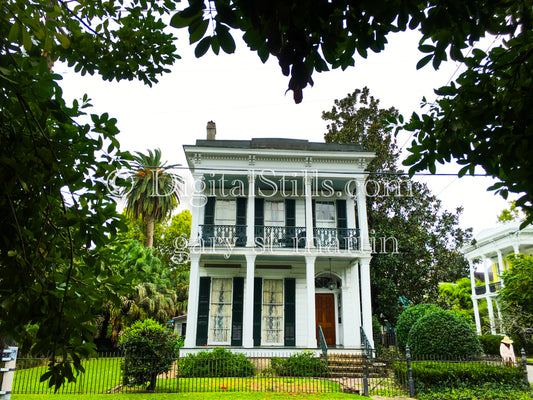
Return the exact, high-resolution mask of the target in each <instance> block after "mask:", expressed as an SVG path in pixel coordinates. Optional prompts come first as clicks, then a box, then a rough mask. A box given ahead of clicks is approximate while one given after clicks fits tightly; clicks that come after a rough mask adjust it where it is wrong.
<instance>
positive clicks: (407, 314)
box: [396, 304, 440, 354]
mask: <svg viewBox="0 0 533 400" xmlns="http://www.w3.org/2000/svg"><path fill="white" fill-rule="evenodd" d="M437 310H440V308H439V307H437V306H436V305H435V304H418V305H416V306H411V307H408V308H406V309H405V310H404V311H403V312H402V313H401V314H400V316H399V317H398V322H397V324H396V343H397V344H398V349H399V350H400V352H401V353H403V354H404V353H405V346H406V345H407V342H408V337H409V331H410V330H411V328H412V327H413V325H414V324H415V322H416V321H418V319H419V318H420V317H423V316H424V315H426V314H428V313H431V312H434V311H437Z"/></svg>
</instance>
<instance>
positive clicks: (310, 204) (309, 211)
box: [304, 175, 315, 312]
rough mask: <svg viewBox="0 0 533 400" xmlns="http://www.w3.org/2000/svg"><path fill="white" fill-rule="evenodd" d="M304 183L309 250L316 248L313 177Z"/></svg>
mask: <svg viewBox="0 0 533 400" xmlns="http://www.w3.org/2000/svg"><path fill="white" fill-rule="evenodd" d="M304 181H305V232H306V238H307V239H306V247H307V248H308V249H309V248H313V247H315V246H314V229H313V199H312V197H311V189H312V188H311V177H310V176H307V175H305V177H304ZM313 282H314V278H313ZM313 296H314V294H313ZM313 299H314V297H313ZM313 312H314V311H313Z"/></svg>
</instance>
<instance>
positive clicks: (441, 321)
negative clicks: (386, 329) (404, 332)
mask: <svg viewBox="0 0 533 400" xmlns="http://www.w3.org/2000/svg"><path fill="white" fill-rule="evenodd" d="M407 342H408V343H409V347H410V349H411V355H412V356H413V358H418V359H421V358H424V357H431V358H440V359H443V360H447V359H463V358H476V357H479V356H480V355H481V345H480V343H479V339H478V337H477V334H476V332H475V331H474V329H473V327H472V326H471V325H470V324H468V323H467V322H466V321H465V320H464V319H462V318H461V317H459V316H457V315H456V314H454V313H453V312H451V311H444V310H438V311H435V312H432V313H429V314H426V315H424V316H423V317H421V318H420V319H418V321H417V322H416V323H415V324H414V325H413V327H412V328H411V331H410V332H409V337H408V339H407Z"/></svg>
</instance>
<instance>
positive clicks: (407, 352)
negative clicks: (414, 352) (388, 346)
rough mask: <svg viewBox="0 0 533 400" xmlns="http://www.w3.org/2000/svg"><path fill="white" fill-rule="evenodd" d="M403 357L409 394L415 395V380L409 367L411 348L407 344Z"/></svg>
mask: <svg viewBox="0 0 533 400" xmlns="http://www.w3.org/2000/svg"><path fill="white" fill-rule="evenodd" d="M405 358H406V360H407V376H408V377H409V396H410V397H415V382H414V380H413V370H412V369H411V350H410V349H409V345H406V346H405Z"/></svg>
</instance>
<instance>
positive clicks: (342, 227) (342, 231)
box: [336, 200, 348, 249]
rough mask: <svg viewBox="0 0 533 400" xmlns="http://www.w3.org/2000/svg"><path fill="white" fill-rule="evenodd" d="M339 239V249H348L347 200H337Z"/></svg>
mask: <svg viewBox="0 0 533 400" xmlns="http://www.w3.org/2000/svg"><path fill="white" fill-rule="evenodd" d="M336 208H337V238H338V239H339V248H340V249H346V245H347V243H346V238H347V237H348V235H347V233H348V232H347V230H346V227H347V221H346V200H337V204H336Z"/></svg>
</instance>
